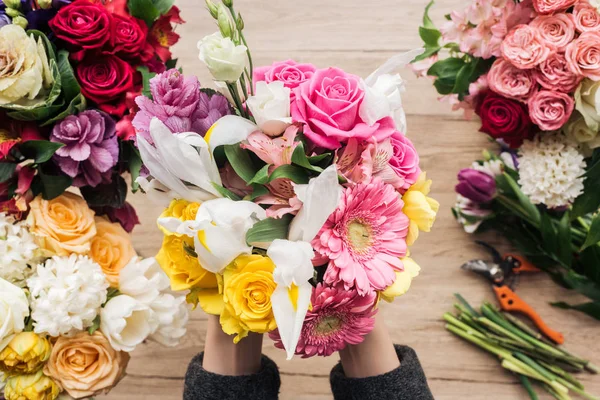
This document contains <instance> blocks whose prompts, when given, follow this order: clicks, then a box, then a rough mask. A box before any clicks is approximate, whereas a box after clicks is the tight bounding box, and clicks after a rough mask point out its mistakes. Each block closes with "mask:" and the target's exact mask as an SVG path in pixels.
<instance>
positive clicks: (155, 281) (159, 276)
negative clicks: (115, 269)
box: [119, 257, 170, 305]
mask: <svg viewBox="0 0 600 400" xmlns="http://www.w3.org/2000/svg"><path fill="white" fill-rule="evenodd" d="M169 286H170V283H169V277H168V276H167V275H166V274H165V273H164V271H163V270H162V269H161V268H160V265H158V263H157V262H156V259H155V258H147V259H145V260H141V261H140V260H139V259H138V257H134V258H132V259H131V261H130V262H129V264H127V265H126V266H125V267H124V268H123V269H122V270H121V272H120V275H119V291H120V292H121V293H122V294H125V295H127V296H130V297H133V298H134V299H135V300H137V301H139V302H141V303H143V304H146V305H150V304H152V302H153V301H155V300H156V299H157V298H158V297H159V296H160V294H161V292H162V291H164V290H166V289H167V288H168V287H169Z"/></svg>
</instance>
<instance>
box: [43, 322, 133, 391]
mask: <svg viewBox="0 0 600 400" xmlns="http://www.w3.org/2000/svg"><path fill="white" fill-rule="evenodd" d="M128 362H129V354H127V353H125V352H118V351H116V350H114V349H113V348H112V347H111V346H110V343H109V342H108V340H107V339H106V337H104V335H103V334H102V333H101V332H100V331H96V332H94V334H93V335H90V334H89V333H87V332H80V333H78V334H77V335H76V336H73V337H65V336H61V337H59V338H58V340H57V341H56V343H55V344H54V347H52V354H51V355H50V359H49V360H48V363H47V364H46V366H45V367H44V373H45V374H46V375H48V376H49V377H51V378H52V379H54V380H55V381H56V382H57V383H58V384H60V386H61V387H62V388H63V390H66V391H67V393H69V395H70V396H71V397H73V398H75V399H82V398H87V397H91V396H95V395H98V394H105V393H108V392H109V391H110V389H112V388H113V387H114V386H115V385H116V384H117V383H119V380H121V378H123V376H124V375H125V368H127V363H128Z"/></svg>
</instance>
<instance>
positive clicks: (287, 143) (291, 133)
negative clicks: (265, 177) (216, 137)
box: [242, 125, 299, 167]
mask: <svg viewBox="0 0 600 400" xmlns="http://www.w3.org/2000/svg"><path fill="white" fill-rule="evenodd" d="M297 133H298V127H297V126H296V125H291V126H290V127H288V128H287V129H286V130H285V132H284V133H283V135H282V136H280V137H277V138H272V137H270V136H267V135H265V134H264V133H262V132H260V131H256V132H254V133H251V134H250V135H249V136H248V140H247V142H248V143H243V144H242V148H244V149H247V150H250V151H251V152H253V153H254V154H256V155H257V156H258V157H259V158H260V159H261V160H263V161H264V162H266V163H267V164H271V165H274V166H275V167H279V166H280V165H285V164H291V163H292V154H293V153H294V150H295V149H296V146H298V143H299V142H295V141H294V140H295V138H296V134H297Z"/></svg>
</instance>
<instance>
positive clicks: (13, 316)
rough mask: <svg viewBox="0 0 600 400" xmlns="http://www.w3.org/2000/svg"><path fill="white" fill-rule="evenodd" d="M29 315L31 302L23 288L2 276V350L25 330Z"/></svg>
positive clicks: (0, 327) (0, 341)
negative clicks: (13, 337) (16, 335)
mask: <svg viewBox="0 0 600 400" xmlns="http://www.w3.org/2000/svg"><path fill="white" fill-rule="evenodd" d="M28 315H29V302H28V301H27V296H26V295H25V292H24V291H23V289H21V288H20V287H17V286H15V285H13V284H12V283H9V282H8V281H5V280H4V279H1V278H0V350H2V349H3V348H4V347H6V345H7V344H8V342H10V340H11V339H12V336H13V335H14V334H15V333H19V332H22V331H23V329H24V328H25V318H26V317H27V316H28Z"/></svg>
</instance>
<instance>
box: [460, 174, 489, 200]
mask: <svg viewBox="0 0 600 400" xmlns="http://www.w3.org/2000/svg"><path fill="white" fill-rule="evenodd" d="M456 192H457V193H458V194H460V195H461V196H463V197H466V198H467V199H469V200H471V201H473V202H475V203H489V202H490V201H492V199H493V198H494V196H495V195H496V180H495V179H494V178H493V177H491V176H490V175H488V174H486V173H485V172H481V171H477V170H476V169H472V168H466V169H463V170H461V171H460V172H459V173H458V185H456Z"/></svg>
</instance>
